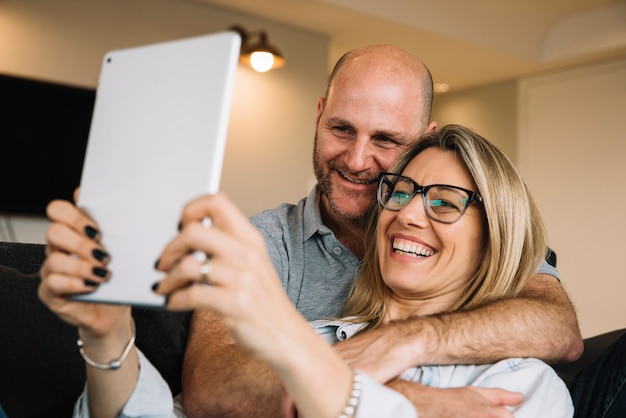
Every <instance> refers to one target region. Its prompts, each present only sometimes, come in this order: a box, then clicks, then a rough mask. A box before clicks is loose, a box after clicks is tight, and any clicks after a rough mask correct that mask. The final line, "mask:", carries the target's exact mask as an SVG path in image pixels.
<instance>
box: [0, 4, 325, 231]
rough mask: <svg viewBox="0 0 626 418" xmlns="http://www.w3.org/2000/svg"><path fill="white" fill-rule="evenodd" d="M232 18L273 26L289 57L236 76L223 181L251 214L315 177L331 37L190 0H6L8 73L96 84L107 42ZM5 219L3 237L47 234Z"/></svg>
mask: <svg viewBox="0 0 626 418" xmlns="http://www.w3.org/2000/svg"><path fill="white" fill-rule="evenodd" d="M232 24H240V25H243V26H244V27H246V28H247V29H248V30H258V29H264V30H266V31H267V33H268V35H269V39H270V41H271V43H272V44H274V45H275V46H276V47H278V48H279V49H280V50H281V52H282V53H283V54H284V55H285V57H286V60H287V63H286V65H285V67H283V68H281V69H278V70H275V71H272V72H268V73H265V74H259V73H256V72H254V71H252V70H251V69H248V68H245V67H241V66H240V68H239V70H238V74H237V78H236V82H235V94H234V98H233V108H232V112H231V123H230V127H229V135H228V145H227V148H226V157H225V161H224V171H223V174H222V189H223V190H224V191H226V192H227V193H228V194H229V195H230V196H231V197H232V198H233V199H234V200H235V202H236V203H237V204H238V205H239V206H240V207H241V208H242V210H243V211H244V213H245V214H247V215H252V214H254V213H256V212H258V211H259V210H261V209H265V208H270V207H273V206H276V205H277V204H279V203H281V202H285V201H287V202H296V201H297V200H299V199H300V198H301V197H303V196H305V195H306V194H307V193H308V191H309V188H310V186H311V185H312V183H313V174H312V164H311V152H312V146H313V141H312V140H313V132H314V121H315V120H314V118H315V109H316V108H315V105H316V101H317V98H318V96H320V95H323V93H324V88H325V86H326V80H327V68H328V65H327V57H328V39H327V38H326V37H325V36H323V35H321V34H317V33H312V32H307V31H302V30H296V29H294V28H291V27H287V26H284V25H280V24H277V23H274V22H270V21H267V20H261V19H258V18H255V17H252V16H248V15H244V14H239V13H234V12H231V11H228V10H226V9H221V8H217V7H213V6H210V5H206V4H202V3H198V2H192V1H190V0H132V1H128V0H108V1H106V2H100V1H83V0H55V1H49V0H23V1H13V0H4V1H3V2H1V3H0V73H5V74H12V75H18V76H25V77H32V78H36V79H42V80H49V81H54V82H62V83H69V84H74V85H79V86H87V87H95V86H96V84H97V79H98V74H99V70H100V63H101V60H102V56H103V55H104V53H105V52H106V51H109V50H111V49H115V48H125V47H132V46H137V45H143V44H147V43H153V42H160V41H166V40H171V39H177V38H182V37H187V36H195V35H200V34H206V33H210V32H216V31H220V30H224V29H226V28H228V26H230V25H232ZM8 222H10V225H9V227H8V228H7V223H8ZM0 226H1V227H0V239H7V237H8V238H11V237H12V236H13V237H14V238H15V240H17V241H22V242H43V241H44V230H45V227H46V226H47V221H46V220H45V219H43V218H32V217H28V218H26V217H12V218H11V219H7V218H0ZM11 228H12V229H13V233H10V232H11V231H10V229H11Z"/></svg>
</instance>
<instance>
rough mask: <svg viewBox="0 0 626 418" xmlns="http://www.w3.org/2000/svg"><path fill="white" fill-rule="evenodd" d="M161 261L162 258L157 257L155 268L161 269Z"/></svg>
mask: <svg viewBox="0 0 626 418" xmlns="http://www.w3.org/2000/svg"><path fill="white" fill-rule="evenodd" d="M160 262H161V259H160V258H157V261H155V262H154V269H155V270H158V269H159V263H160Z"/></svg>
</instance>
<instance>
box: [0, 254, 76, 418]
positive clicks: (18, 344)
mask: <svg viewBox="0 0 626 418" xmlns="http://www.w3.org/2000/svg"><path fill="white" fill-rule="evenodd" d="M38 285H39V276H38V274H37V273H32V274H23V273H20V272H18V271H17V270H14V269H11V268H8V267H4V266H0V341H2V343H1V344H0V359H2V361H1V362H0V404H1V405H2V407H3V408H4V410H5V412H6V414H7V415H8V416H9V417H37V416H42V417H44V416H53V417H54V416H58V417H61V416H65V417H67V416H71V412H72V408H73V404H74V402H75V401H76V399H77V397H78V395H79V394H80V392H81V391H82V389H83V385H84V380H85V366H84V364H83V361H82V359H81V357H80V355H78V353H77V351H76V337H77V334H76V329H75V328H73V327H71V326H69V325H67V324H66V323H64V322H63V321H61V320H60V319H59V318H57V317H56V316H55V315H54V314H52V313H51V312H50V311H49V310H48V309H47V308H46V307H45V306H44V305H43V304H42V303H41V302H40V301H39V299H38V298H37V286H38Z"/></svg>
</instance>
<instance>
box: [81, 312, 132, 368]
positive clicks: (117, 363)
mask: <svg viewBox="0 0 626 418" xmlns="http://www.w3.org/2000/svg"><path fill="white" fill-rule="evenodd" d="M131 329H132V334H133V335H132V337H130V341H128V344H127V345H126V348H124V351H123V352H122V355H121V356H120V357H119V358H117V359H114V360H111V361H110V362H109V363H108V364H102V363H96V362H95V361H93V360H92V359H90V358H89V357H87V355H86V354H85V343H83V340H81V339H80V338H79V339H78V341H76V345H77V346H78V351H79V352H80V355H81V356H82V357H83V360H85V363H87V364H88V365H90V366H91V367H95V368H96V369H100V370H117V369H119V368H120V367H122V363H123V362H124V360H126V356H128V353H130V349H131V348H132V347H133V344H134V343H135V321H134V320H133V319H131Z"/></svg>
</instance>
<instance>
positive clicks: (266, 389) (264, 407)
mask: <svg viewBox="0 0 626 418" xmlns="http://www.w3.org/2000/svg"><path fill="white" fill-rule="evenodd" d="M189 335H190V337H189V341H188V343H187V350H186V352H185V360H184V365H183V379H182V386H183V405H184V408H185V413H186V414H187V415H188V416H189V417H192V418H196V417H205V418H210V417H224V416H228V417H251V416H255V417H272V418H275V417H280V416H283V414H284V412H283V411H284V408H285V405H284V401H285V393H284V391H283V390H282V384H281V382H280V380H279V379H278V377H277V376H276V375H275V374H274V372H273V371H272V370H271V369H270V367H269V366H268V365H266V364H265V363H263V362H261V361H259V360H256V359H254V358H252V357H251V356H249V355H248V354H246V353H245V352H243V351H242V350H241V349H239V348H238V347H237V346H236V345H235V344H234V343H233V341H232V339H231V337H230V335H229V334H228V331H227V329H226V327H225V326H224V325H223V324H222V323H221V321H220V320H219V318H218V317H217V315H215V314H213V313H211V312H202V311H196V312H195V313H194V315H193V319H192V323H191V329H190V333H189Z"/></svg>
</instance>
